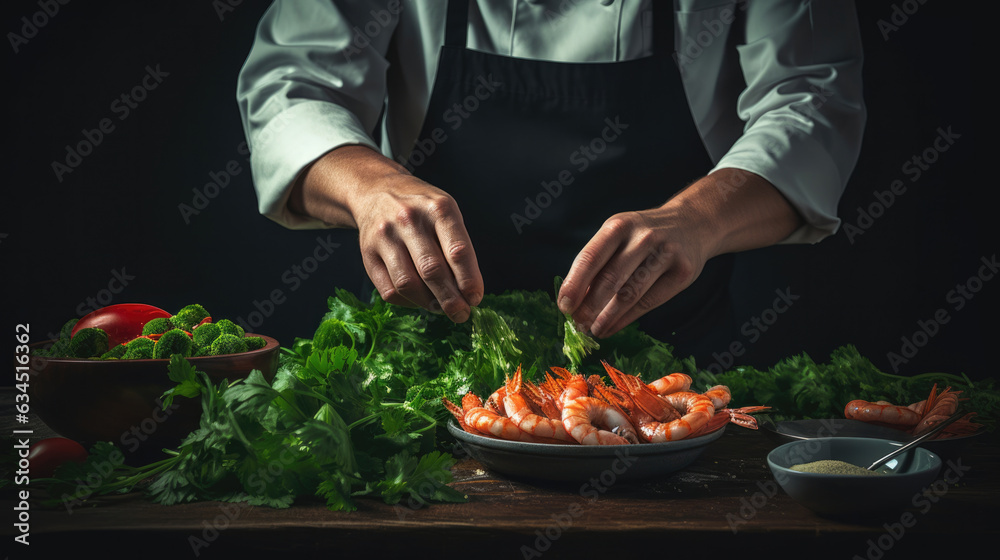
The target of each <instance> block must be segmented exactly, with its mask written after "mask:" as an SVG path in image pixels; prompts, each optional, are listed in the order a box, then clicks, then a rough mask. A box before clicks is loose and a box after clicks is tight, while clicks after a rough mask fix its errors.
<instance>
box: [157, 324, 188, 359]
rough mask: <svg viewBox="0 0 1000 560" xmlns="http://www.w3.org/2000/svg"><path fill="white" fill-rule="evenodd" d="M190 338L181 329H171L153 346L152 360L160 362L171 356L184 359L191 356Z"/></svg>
mask: <svg viewBox="0 0 1000 560" xmlns="http://www.w3.org/2000/svg"><path fill="white" fill-rule="evenodd" d="M191 347H192V343H191V337H190V336H188V334H187V333H186V332H184V331H183V330H181V329H171V330H169V331H167V332H165V333H163V334H162V335H160V340H157V341H156V345H154V346H153V358H154V359H157V360H160V359H165V358H169V357H170V356H171V355H173V354H180V355H182V356H184V357H188V356H190V355H191Z"/></svg>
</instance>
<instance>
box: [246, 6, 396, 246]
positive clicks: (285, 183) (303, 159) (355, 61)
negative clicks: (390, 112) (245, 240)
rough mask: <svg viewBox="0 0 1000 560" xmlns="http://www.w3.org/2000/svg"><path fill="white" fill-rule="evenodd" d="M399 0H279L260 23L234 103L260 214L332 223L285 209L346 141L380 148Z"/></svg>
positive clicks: (288, 222)
mask: <svg viewBox="0 0 1000 560" xmlns="http://www.w3.org/2000/svg"><path fill="white" fill-rule="evenodd" d="M400 9H401V8H400V1H399V0H390V1H388V2H360V1H350V2H348V1H343V2H334V1H329V0H328V1H313V0H276V1H275V2H274V4H272V5H271V7H270V8H269V9H268V10H267V12H266V13H265V14H264V16H263V17H262V18H261V21H260V23H259V24H258V28H257V33H256V36H255V38H254V43H253V46H252V48H251V50H250V54H249V55H248V57H247V60H246V62H245V64H244V66H243V68H242V69H241V71H240V74H239V79H238V84H237V101H238V103H239V109H240V115H241V118H242V121H243V128H244V133H245V134H246V138H247V142H248V144H249V146H250V150H251V160H250V165H251V169H252V173H253V180H254V186H255V188H256V190H257V199H258V205H259V208H260V212H261V213H262V214H264V215H265V216H267V217H268V218H270V219H272V220H274V221H276V222H278V223H280V224H282V225H284V226H286V227H289V228H295V229H305V228H318V227H327V226H328V224H324V223H322V222H320V221H318V220H315V219H312V218H309V217H307V216H300V215H297V214H295V213H292V212H290V211H289V210H288V208H287V201H288V195H289V192H290V191H291V185H292V184H293V183H294V181H295V180H296V179H297V177H298V176H299V174H300V173H301V172H302V171H303V170H304V169H305V168H306V167H307V166H308V165H309V164H311V163H312V162H313V161H315V160H316V159H317V158H319V157H320V156H322V155H323V154H325V153H327V152H329V151H330V150H333V149H335V148H338V147H340V146H344V145H350V144H360V145H366V146H370V147H371V148H373V149H375V150H378V146H376V144H375V142H374V141H373V140H372V133H373V131H374V129H375V126H376V124H377V122H378V117H379V114H380V112H381V111H382V106H383V102H384V100H385V90H386V70H387V68H388V62H387V61H386V58H385V53H386V51H387V49H388V43H389V40H390V38H391V37H392V33H393V30H394V27H395V26H396V24H397V23H398V21H399V17H398V15H399V11H400Z"/></svg>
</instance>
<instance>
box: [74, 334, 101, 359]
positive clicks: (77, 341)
mask: <svg viewBox="0 0 1000 560" xmlns="http://www.w3.org/2000/svg"><path fill="white" fill-rule="evenodd" d="M69 351H70V354H71V355H72V356H73V357H74V358H97V357H99V356H100V355H101V354H103V353H105V352H107V351H108V333H106V332H104V331H103V330H101V329H98V328H89V329H80V330H78V331H76V334H75V335H74V336H73V338H72V339H71V340H70V341H69Z"/></svg>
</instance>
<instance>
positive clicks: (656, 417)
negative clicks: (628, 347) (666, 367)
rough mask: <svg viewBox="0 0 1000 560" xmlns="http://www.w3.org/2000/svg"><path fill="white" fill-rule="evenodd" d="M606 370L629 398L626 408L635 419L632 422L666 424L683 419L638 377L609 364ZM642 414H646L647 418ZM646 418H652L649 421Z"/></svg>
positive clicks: (605, 367)
mask: <svg viewBox="0 0 1000 560" xmlns="http://www.w3.org/2000/svg"><path fill="white" fill-rule="evenodd" d="M604 369H605V370H606V371H607V372H608V376H609V377H611V380H612V381H613V382H614V384H615V386H616V387H618V389H619V390H621V391H622V392H623V393H624V394H625V395H627V396H628V399H629V401H630V402H629V404H628V405H626V408H628V409H629V413H630V415H631V416H632V417H633V418H632V420H633V421H635V422H636V423H640V422H649V421H657V422H666V421H669V420H676V419H678V418H680V417H681V415H680V413H678V412H677V409H675V408H674V407H673V406H672V405H671V404H670V403H669V402H667V400H666V399H664V398H663V397H661V396H660V395H658V394H657V393H656V391H655V389H653V388H652V387H650V386H649V385H647V384H646V383H644V382H643V381H642V379H640V378H639V377H638V376H635V375H628V374H627V373H622V372H621V371H619V370H617V369H615V368H613V367H611V366H610V365H608V364H607V363H604ZM640 412H642V413H644V414H645V416H644V415H642V414H640ZM646 416H648V417H650V418H649V419H647V418H646Z"/></svg>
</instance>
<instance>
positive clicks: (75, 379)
mask: <svg viewBox="0 0 1000 560" xmlns="http://www.w3.org/2000/svg"><path fill="white" fill-rule="evenodd" d="M253 336H260V337H261V338H263V339H265V340H266V341H267V345H266V346H264V347H263V348H261V349H259V350H251V351H249V352H242V353H239V354H227V355H224V356H203V357H200V358H187V360H188V362H190V363H191V365H193V366H194V367H195V368H196V369H197V370H198V371H203V372H205V373H206V374H207V375H208V377H209V379H210V380H211V381H212V383H214V384H218V383H220V382H222V381H224V380H228V381H229V382H232V381H235V380H237V379H243V378H245V377H246V376H248V375H249V374H250V372H251V371H252V370H255V369H256V370H260V372H261V373H262V374H263V375H264V378H265V379H267V380H268V381H271V380H272V379H273V378H274V374H275V372H276V371H277V367H278V351H279V344H278V341H277V340H275V339H274V338H271V337H269V336H263V335H259V334H253ZM52 342H53V341H46V342H41V343H38V344H37V345H38V346H42V347H44V346H45V345H47V344H51V343H52ZM33 346H34V345H33ZM168 363H169V360H164V359H160V360H87V359H74V358H44V357H39V356H33V357H32V360H31V367H30V371H31V381H30V386H29V397H30V404H31V412H32V413H34V414H36V415H37V416H38V417H39V418H40V419H41V420H42V421H43V422H45V424H46V425H47V426H48V427H50V428H52V430H54V431H55V432H57V433H59V434H60V435H62V436H65V437H68V438H70V439H73V440H76V441H78V442H80V443H81V444H83V445H84V446H85V447H87V448H89V447H90V446H91V445H93V444H94V443H96V442H98V441H110V442H112V443H114V444H115V445H117V446H118V447H119V448H120V449H121V450H122V452H123V453H124V454H125V456H126V461H127V462H128V463H130V464H138V463H142V462H148V461H150V460H156V459H159V458H162V457H163V456H164V454H163V449H164V448H168V449H174V448H176V447H177V445H178V444H179V443H180V442H181V441H182V440H183V439H184V438H185V437H186V436H187V435H188V434H189V433H191V432H192V431H193V430H195V429H196V428H197V427H198V423H199V421H200V418H201V398H187V397H176V398H174V401H173V404H171V405H170V406H169V407H167V409H166V410H163V409H162V407H161V406H160V404H161V402H160V397H161V396H162V395H163V393H164V392H165V391H166V390H168V389H170V388H172V387H174V386H176V383H174V382H173V381H171V380H170V378H169V377H168V374H167V365H168Z"/></svg>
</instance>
